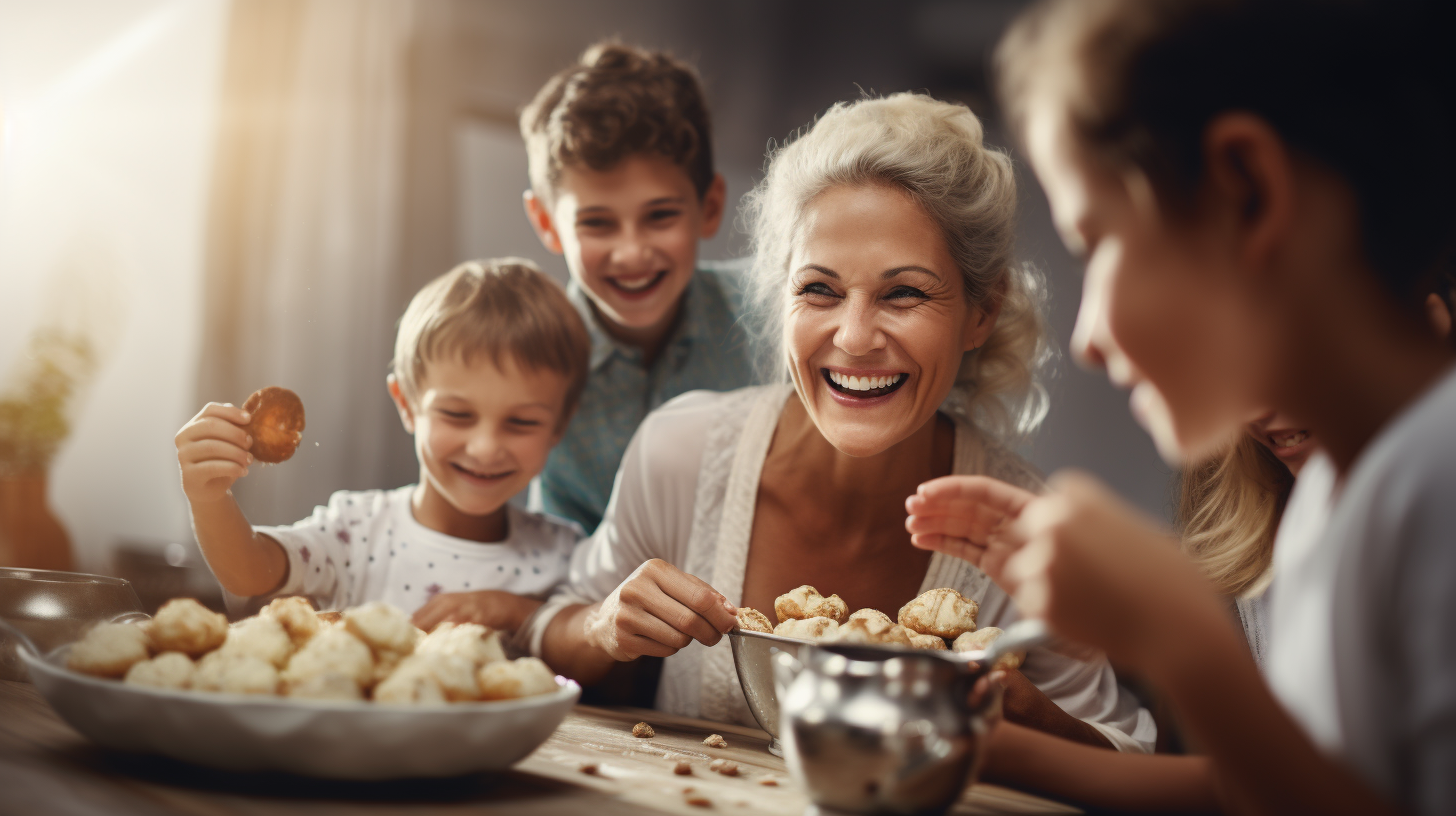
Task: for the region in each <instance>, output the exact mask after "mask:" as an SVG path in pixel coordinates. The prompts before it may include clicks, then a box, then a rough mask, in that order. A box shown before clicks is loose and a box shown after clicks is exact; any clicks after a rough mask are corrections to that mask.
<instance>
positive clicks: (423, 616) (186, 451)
mask: <svg viewBox="0 0 1456 816" xmlns="http://www.w3.org/2000/svg"><path fill="white" fill-rule="evenodd" d="M589 347H590V341H589V339H588V337H587V333H586V328H585V327H584V326H583V325H582V322H581V318H580V317H579V316H578V315H577V313H576V310H575V309H574V308H573V307H572V305H571V304H570V303H569V302H568V301H567V299H566V296H565V294H564V293H563V292H562V291H561V289H560V287H558V286H557V285H556V284H555V283H554V282H553V281H551V279H550V278H548V277H546V276H545V275H543V274H542V273H541V272H540V270H538V269H537V268H536V267H535V266H534V265H533V264H531V262H529V261H525V260H522V259H518V258H507V259H501V260H490V261H472V262H469V263H465V264H461V265H460V266H458V267H456V268H455V269H453V270H451V271H450V272H448V273H446V274H445V275H442V276H441V277H439V278H437V279H435V280H434V281H432V282H431V283H430V284H428V285H427V286H425V287H424V288H423V289H421V290H420V292H419V293H418V294H416V295H415V297H414V300H412V301H411V302H410V305H409V308H408V309H406V310H405V313H404V317H403V318H401V320H400V326H399V334H398V337H397V339H396V342H395V355H394V362H393V367H392V368H393V372H392V373H391V374H390V375H389V376H388V378H387V381H386V382H387V385H388V388H389V394H390V396H391V397H392V398H393V399H394V402H395V405H396V406H397V407H398V409H399V416H400V421H401V422H403V424H404V429H405V430H406V431H407V432H409V433H410V434H413V436H414V439H415V453H416V455H417V456H418V458H419V462H420V477H419V482H418V484H412V485H407V486H405V487H401V488H397V489H394V490H368V491H339V492H337V493H334V494H333V496H332V497H331V498H330V499H329V503H328V506H326V507H318V508H316V509H315V511H314V514H313V515H312V516H310V517H309V518H306V519H304V520H302V521H300V522H298V523H297V524H294V525H292V526H284V527H257V528H255V527H253V526H251V525H250V524H249V523H248V521H247V519H246V518H245V517H244V516H243V513H242V510H241V509H240V508H239V507H238V504H237V502H236V501H234V499H233V496H232V492H231V487H232V485H233V483H234V482H235V481H236V480H237V479H239V478H241V477H243V476H246V475H247V473H248V467H249V465H250V464H251V463H252V461H253V456H252V454H250V453H249V452H248V449H249V448H250V447H251V445H252V442H253V440H252V439H251V438H250V437H249V436H248V434H247V432H246V431H245V430H244V428H243V426H245V425H246V424H247V422H248V421H249V419H250V417H249V415H248V413H247V412H245V411H243V410H242V409H241V408H237V407H234V406H232V405H222V404H218V403H208V404H207V405H206V406H205V407H204V408H203V409H202V411H201V412H199V413H198V414H197V416H196V417H194V418H193V419H192V420H191V421H190V422H188V423H187V425H186V426H184V427H183V428H182V430H181V431H179V432H178V433H177V439H176V442H177V460H178V462H179V464H180V465H181V470H182V489H183V491H184V492H185V493H186V494H187V500H188V502H189V504H190V505H191V509H192V523H193V528H194V530H195V531H196V535H197V541H198V544H199V545H201V547H202V552H203V554H204V555H205V556H206V558H207V562H208V565H209V566H210V567H211V568H212V570H213V573H214V574H215V575H216V576H217V579H218V581H219V582H220V583H221V584H222V586H223V588H224V589H225V590H227V591H228V592H229V593H232V594H234V595H238V596H270V595H304V596H307V597H310V598H312V599H313V600H314V602H315V603H316V604H317V605H318V606H319V607H320V608H322V609H337V608H343V607H347V606H353V605H357V604H360V603H363V602H365V601H385V602H387V603H390V604H393V605H395V606H397V607H399V608H401V609H403V610H405V611H407V612H415V613H416V614H415V622H416V624H417V625H419V626H421V627H422V628H426V629H428V628H430V627H433V626H434V624H435V623H438V622H439V621H441V620H445V619H464V620H473V621H475V622H479V623H484V624H486V625H488V626H492V627H494V628H499V629H506V630H514V629H515V628H516V627H517V626H519V624H520V622H521V621H522V620H524V619H525V617H526V616H527V615H529V614H530V613H531V612H532V611H534V610H535V608H536V606H537V605H538V603H537V602H536V601H535V600H533V599H534V598H537V597H540V596H542V595H543V594H544V593H545V592H546V591H547V590H549V589H551V588H552V586H554V585H555V584H556V583H558V582H559V581H561V580H562V579H563V578H564V577H565V575H566V569H567V565H568V562H569V560H570V557H571V552H572V549H573V548H574V546H575V544H576V542H577V540H578V538H579V537H580V530H579V529H578V528H577V527H576V525H574V524H571V523H569V522H564V521H561V520H558V519H554V518H551V517H549V516H545V515H541V514H537V513H530V512H526V511H523V510H520V509H518V508H516V507H513V506H511V505H510V504H509V500H510V498H511V497H512V496H514V495H515V494H517V493H518V492H520V491H521V490H522V489H523V488H525V487H526V485H527V484H528V483H529V482H530V480H531V479H532V478H533V477H535V475H536V474H537V473H539V472H540V470H541V467H542V466H543V465H544V464H545V462H546V457H547V455H548V454H549V453H550V452H551V448H552V446H553V445H555V444H556V443H557V442H558V441H560V439H561V435H562V433H563V431H564V430H565V428H566V426H567V421H568V420H569V419H570V418H571V415H572V412H573V410H574V409H575V407H576V404H577V402H578V399H579V397H580V395H581V391H582V387H583V384H584V382H585V380H586V371H587V355H588V350H589Z"/></svg>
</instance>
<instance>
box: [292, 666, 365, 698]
mask: <svg viewBox="0 0 1456 816" xmlns="http://www.w3.org/2000/svg"><path fill="white" fill-rule="evenodd" d="M284 694H286V695H287V696H289V697H296V698H298V699H300V700H363V699H364V692H363V691H362V690H361V689H360V688H359V684H358V683H355V682H354V679H353V678H352V677H349V676H348V675H346V674H344V673H343V672H336V671H326V672H322V673H319V674H315V675H312V676H310V677H308V678H306V679H305V680H304V681H303V682H301V683H297V684H294V685H288V684H286V683H285V684H284Z"/></svg>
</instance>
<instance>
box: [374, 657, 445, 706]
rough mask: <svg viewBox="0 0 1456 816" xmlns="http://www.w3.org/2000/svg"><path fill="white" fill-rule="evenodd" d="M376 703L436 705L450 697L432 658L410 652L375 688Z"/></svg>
mask: <svg viewBox="0 0 1456 816" xmlns="http://www.w3.org/2000/svg"><path fill="white" fill-rule="evenodd" d="M374 702H376V703H403V704H407V705H436V704H441V703H446V702H449V700H447V699H446V697H445V689H444V688H443V687H442V686H441V685H440V681H439V680H438V679H436V677H435V672H434V670H433V669H432V668H431V667H430V662H429V659H428V658H425V657H420V656H416V655H411V656H410V657H407V658H405V659H404V660H402V661H400V664H399V666H398V667H397V668H396V669H395V670H394V671H393V672H391V673H390V675H389V676H388V677H386V678H384V680H383V681H382V682H380V684H379V685H377V686H375V687H374Z"/></svg>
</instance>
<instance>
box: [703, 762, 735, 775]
mask: <svg viewBox="0 0 1456 816" xmlns="http://www.w3.org/2000/svg"><path fill="white" fill-rule="evenodd" d="M708 770H710V771H717V772H718V773H720V774H723V775H724V776H737V775H738V763H736V762H729V761H728V760H726V759H715V760H713V762H712V763H711V764H710V765H708Z"/></svg>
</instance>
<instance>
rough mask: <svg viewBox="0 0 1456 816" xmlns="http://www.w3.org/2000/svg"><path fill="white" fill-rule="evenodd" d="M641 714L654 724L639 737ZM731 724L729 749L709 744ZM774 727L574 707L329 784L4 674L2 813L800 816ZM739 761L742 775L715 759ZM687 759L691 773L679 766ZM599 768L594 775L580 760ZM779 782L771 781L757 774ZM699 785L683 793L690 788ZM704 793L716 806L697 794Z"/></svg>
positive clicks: (969, 800) (1014, 806) (981, 791)
mask: <svg viewBox="0 0 1456 816" xmlns="http://www.w3.org/2000/svg"><path fill="white" fill-rule="evenodd" d="M639 720H645V721H647V722H649V723H651V724H652V725H653V727H654V728H655V729H656V731H657V735H656V736H655V737H653V738H651V739H639V738H636V737H633V736H632V733H631V729H632V724H633V723H636V722H638V721H639ZM709 733H718V734H722V735H723V736H724V737H725V738H726V739H727V741H728V747H727V748H721V749H714V748H708V747H706V746H704V745H703V742H702V740H703V737H704V736H706V735H708V734H709ZM767 744H768V735H767V734H765V733H764V732H762V731H759V730H757V729H751V728H741V727H738V726H732V725H723V724H721V723H709V722H705V721H702V720H691V719H687V718H684V717H673V716H667V715H664V714H662V713H660V712H656V711H639V710H632V709H602V708H589V707H585V706H579V707H577V708H576V709H575V710H574V711H573V712H572V713H571V714H570V715H569V716H568V717H567V718H566V721H565V722H564V723H562V725H561V727H560V728H559V729H557V731H556V733H555V734H553V735H552V736H551V739H549V740H547V741H546V743H545V744H544V745H542V746H541V747H540V748H538V749H537V750H536V751H535V752H534V753H532V754H531V755H530V756H528V757H526V758H525V759H524V760H521V761H520V762H519V763H517V764H516V766H515V767H514V768H513V769H512V770H511V771H509V772H506V773H499V774H477V775H473V776H466V777H460V778H455V779H443V780H409V781H401V782H333V781H324V780H317V779H305V778H300V777H294V776H288V775H285V774H271V773H246V774H245V773H229V772H223V771H214V770H209V769H206V768H199V767H195V766H192V765H187V764H185V763H181V762H176V761H174V760H170V759H165V758H162V757H154V756H139V755H133V754H122V753H117V752H113V751H108V750H106V749H102V748H98V747H96V746H94V745H92V744H91V743H89V742H87V740H86V739H85V738H84V737H82V736H81V735H80V734H78V733H76V732H75V731H74V730H72V729H71V727H70V726H68V725H66V724H65V723H64V722H62V721H61V719H60V718H59V717H57V716H56V714H55V712H54V711H52V710H51V707H50V705H49V704H48V703H46V702H45V700H44V699H43V698H42V697H41V696H40V695H39V694H38V693H37V692H36V690H35V687H34V686H32V685H30V684H29V683H17V682H12V681H0V814H12V813H14V814H41V813H44V814H78V815H80V814H107V816H111V814H119V815H121V814H126V815H130V814H138V815H145V816H152V815H153V814H156V816H163V815H164V814H188V815H189V816H191V815H192V814H197V815H198V816H202V815H203V814H205V815H206V816H232V815H233V814H237V815H238V816H242V815H244V814H265V813H266V814H270V815H271V814H284V815H285V816H286V815H287V814H309V815H310V816H332V814H351V815H352V814H369V816H376V815H378V816H383V815H384V814H395V813H399V814H404V813H409V814H416V813H419V814H436V813H440V814H443V813H451V814H454V813H463V812H471V811H477V810H488V811H490V812H492V813H509V814H554V813H584V814H590V816H613V815H614V814H641V813H643V812H650V813H669V814H698V815H699V816H700V815H701V814H704V813H743V814H749V813H753V814H758V813H764V814H775V815H777V814H782V816H800V814H803V813H804V811H805V809H806V807H807V806H808V799H807V798H806V797H805V795H804V793H803V792H802V791H801V790H800V789H799V788H798V786H797V785H795V784H794V782H793V780H792V779H790V778H789V776H788V774H787V772H786V771H785V768H784V762H783V760H781V759H779V758H778V757H776V756H773V755H772V754H770V753H769V752H768V751H767V750H765V746H766V745H767ZM720 758H721V759H727V760H730V761H732V762H735V763H737V765H738V767H739V770H740V772H739V775H738V776H736V777H727V776H723V775H721V774H718V773H714V772H712V771H710V770H709V769H708V764H709V762H711V761H712V760H714V759H720ZM679 761H686V762H688V763H690V764H691V766H692V774H691V775H690V776H679V775H677V774H675V773H674V772H673V768H674V766H675V765H676V764H677V762H679ZM586 768H590V770H591V771H592V773H587V772H584V769H586ZM768 780H772V782H773V783H776V784H773V785H765V784H761V783H762V782H764V781H768ZM687 788H691V789H692V790H691V791H690V792H688V793H685V792H684V791H685V789H687ZM695 799H696V800H698V801H699V803H698V804H695V803H694V802H693V801H691V800H695ZM702 802H706V803H707V804H706V805H705V804H701V803H702ZM953 812H954V813H956V814H1005V813H1078V812H1080V811H1078V810H1076V809H1074V808H1069V807H1067V806H1065V805H1061V804H1058V803H1055V802H1050V801H1047V800H1045V799H1040V798H1037V797H1035V796H1031V795H1028V794H1024V793H1019V792H1017V791H1013V790H1008V789H1006V788H1000V787H997V786H995V785H977V786H975V787H974V788H972V789H971V790H970V791H968V792H967V793H966V795H965V796H964V797H963V798H962V800H961V802H960V804H958V805H957V806H956V809H955V810H954V811H953Z"/></svg>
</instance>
